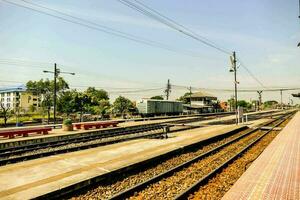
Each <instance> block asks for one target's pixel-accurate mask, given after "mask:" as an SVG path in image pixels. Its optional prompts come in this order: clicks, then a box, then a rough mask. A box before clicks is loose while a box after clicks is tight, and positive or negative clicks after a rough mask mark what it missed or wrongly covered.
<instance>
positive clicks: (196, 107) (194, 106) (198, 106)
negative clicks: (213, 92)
mask: <svg viewBox="0 0 300 200" xmlns="http://www.w3.org/2000/svg"><path fill="white" fill-rule="evenodd" d="M183 107H186V108H192V109H200V108H212V107H213V106H208V105H190V104H183Z"/></svg>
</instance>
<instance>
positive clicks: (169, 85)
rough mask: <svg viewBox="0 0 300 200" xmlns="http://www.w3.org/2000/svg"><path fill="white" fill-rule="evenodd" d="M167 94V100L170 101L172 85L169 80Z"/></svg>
mask: <svg viewBox="0 0 300 200" xmlns="http://www.w3.org/2000/svg"><path fill="white" fill-rule="evenodd" d="M165 93H166V98H167V100H169V97H170V93H171V83H170V79H168V83H167V88H166V90H165Z"/></svg>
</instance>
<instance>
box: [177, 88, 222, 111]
mask: <svg viewBox="0 0 300 200" xmlns="http://www.w3.org/2000/svg"><path fill="white" fill-rule="evenodd" d="M185 98H186V100H187V102H190V103H188V104H183V109H184V112H191V113H207V112H214V105H215V104H216V103H217V100H218V99H217V97H216V96H214V95H212V94H209V93H206V92H196V93H193V94H191V95H190V96H187V97H185Z"/></svg>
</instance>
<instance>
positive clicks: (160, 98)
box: [150, 95, 164, 100]
mask: <svg viewBox="0 0 300 200" xmlns="http://www.w3.org/2000/svg"><path fill="white" fill-rule="evenodd" d="M150 99H157V100H164V98H163V97H162V96H159V95H157V96H154V97H151V98H150Z"/></svg>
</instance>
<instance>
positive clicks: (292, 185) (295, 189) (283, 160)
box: [223, 112, 300, 200]
mask: <svg viewBox="0 0 300 200" xmlns="http://www.w3.org/2000/svg"><path fill="white" fill-rule="evenodd" d="M232 199H239V200H251V199H253V200H257V199H264V200H269V199H270V200H271V199H272V200H273V199H280V200H298V199H300V112H298V113H297V114H296V115H295V116H294V117H293V119H292V120H291V121H290V122H289V123H288V124H287V126H286V127H285V128H284V129H283V130H282V131H281V132H280V133H279V134H278V135H277V136H276V138H275V139H274V140H273V141H272V142H271V144H270V145H269V146H268V147H267V148H266V149H265V151H264V152H263V153H262V154H261V155H260V156H259V157H258V158H257V159H256V160H255V161H254V162H253V163H252V165H251V166H250V167H249V169H248V170H247V171H246V172H245V173H244V174H243V175H242V176H241V177H240V178H239V179H238V181H237V182H236V183H235V184H234V185H233V187H232V188H231V189H230V190H229V191H228V192H227V193H226V194H225V195H224V197H223V200H232Z"/></svg>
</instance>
